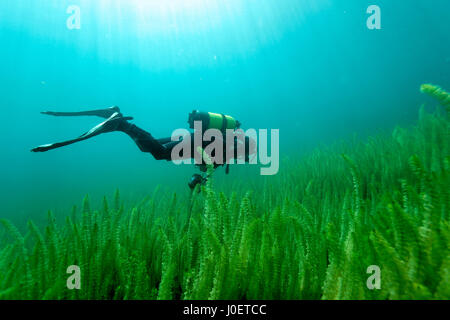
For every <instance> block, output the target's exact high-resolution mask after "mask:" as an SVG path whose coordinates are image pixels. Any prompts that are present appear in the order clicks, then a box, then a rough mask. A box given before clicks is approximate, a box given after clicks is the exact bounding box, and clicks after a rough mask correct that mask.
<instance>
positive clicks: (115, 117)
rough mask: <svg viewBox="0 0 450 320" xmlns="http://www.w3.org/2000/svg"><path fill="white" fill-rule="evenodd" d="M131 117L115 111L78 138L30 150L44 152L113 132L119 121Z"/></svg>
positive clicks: (130, 118)
mask: <svg viewBox="0 0 450 320" xmlns="http://www.w3.org/2000/svg"><path fill="white" fill-rule="evenodd" d="M132 119H133V118H132V117H122V115H121V114H120V113H118V112H115V113H113V114H112V115H111V116H110V117H109V118H108V119H107V120H105V121H103V122H102V123H100V124H98V125H96V126H95V127H93V128H92V129H91V130H89V131H88V132H86V133H84V134H82V135H81V136H79V137H78V138H75V139H71V140H67V141H63V142H56V143H52V144H44V145H42V146H39V147H36V148H33V149H31V152H45V151H48V150H52V149H56V148H61V147H64V146H67V145H69V144H72V143H75V142H79V141H83V140H86V139H89V138H92V137H95V136H97V135H99V134H101V133H106V132H113V131H116V130H117V128H118V126H119V123H120V121H126V120H132Z"/></svg>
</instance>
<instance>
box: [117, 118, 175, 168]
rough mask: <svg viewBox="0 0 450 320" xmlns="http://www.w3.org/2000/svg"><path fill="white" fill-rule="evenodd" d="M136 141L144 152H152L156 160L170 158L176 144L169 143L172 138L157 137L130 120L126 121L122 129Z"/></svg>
mask: <svg viewBox="0 0 450 320" xmlns="http://www.w3.org/2000/svg"><path fill="white" fill-rule="evenodd" d="M118 130H120V131H122V132H124V133H126V134H127V135H128V136H129V137H130V138H131V139H133V141H134V142H135V143H136V145H137V146H138V148H139V149H140V150H141V151H142V152H148V153H151V154H152V156H153V157H154V158H155V159H156V160H170V159H171V152H172V148H173V147H174V144H172V143H167V142H169V141H171V139H170V138H163V139H155V138H154V137H153V136H152V135H151V134H150V133H148V132H147V131H145V130H143V129H141V128H139V127H138V126H136V125H134V124H131V123H129V122H127V123H124V124H123V125H122V126H121V127H120V129H118Z"/></svg>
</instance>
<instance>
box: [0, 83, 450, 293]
mask: <svg viewBox="0 0 450 320" xmlns="http://www.w3.org/2000/svg"><path fill="white" fill-rule="evenodd" d="M421 90H422V91H423V92H425V93H427V94H430V95H432V96H434V97H435V98H436V99H437V100H438V101H439V102H441V103H442V105H443V106H444V107H446V108H447V113H446V112H442V111H441V110H440V109H438V110H437V111H436V112H435V113H433V114H430V113H427V112H425V111H424V110H423V109H422V110H421V111H420V115H419V121H418V124H417V125H416V126H414V127H412V128H408V129H404V128H396V129H395V130H394V132H393V133H392V135H379V136H376V137H373V138H371V139H368V140H367V141H365V142H361V141H354V142H348V143H344V144H342V145H337V146H334V147H330V148H327V149H322V150H317V151H315V152H314V153H312V154H310V155H309V156H305V157H302V158H299V159H296V160H289V161H285V163H284V164H282V165H283V166H284V167H288V169H289V170H285V171H284V172H283V173H280V174H279V175H278V176H277V177H276V178H273V177H271V178H270V180H268V182H267V184H266V185H264V186H260V189H257V190H253V191H250V192H248V193H246V194H242V195H240V194H238V193H236V192H231V194H230V195H226V194H225V193H223V192H218V191H217V190H215V188H214V186H213V184H212V182H211V181H209V182H208V184H207V185H206V186H204V187H202V188H203V190H202V192H201V193H199V194H197V193H195V192H194V193H193V196H192V198H186V199H184V198H183V197H180V196H179V195H177V194H165V195H164V196H158V197H156V196H155V195H153V196H149V197H148V198H147V199H144V200H143V201H142V202H141V203H139V204H136V205H135V206H134V207H133V208H130V209H125V208H124V205H123V203H122V201H121V199H120V195H119V192H118V191H117V192H116V194H115V197H114V200H113V201H112V203H109V202H108V201H107V200H106V198H105V199H104V201H103V207H102V208H100V209H98V210H94V209H92V208H91V207H90V205H89V198H88V197H86V198H85V199H84V201H83V205H82V208H80V209H77V208H76V207H74V209H73V211H72V212H71V213H70V214H68V215H67V217H66V220H65V222H64V223H60V224H58V223H57V222H56V220H55V217H54V216H53V215H52V213H49V214H48V224H47V226H46V227H45V228H44V229H42V228H38V227H37V226H36V225H35V224H34V223H33V222H32V221H30V222H29V223H28V230H27V231H26V233H25V234H21V233H20V232H19V230H18V229H17V228H16V227H15V226H14V225H12V223H10V222H9V221H7V220H2V221H1V222H2V224H3V226H4V228H3V230H1V231H0V298H1V299H450V252H449V247H450V246H449V244H450V222H449V208H450V150H449V148H450V147H449V145H450V144H449V118H448V105H449V94H448V93H446V92H445V91H444V90H442V89H441V88H439V87H437V86H432V85H424V86H422V88H421ZM275 179H277V180H276V181H275ZM155 194H156V193H155ZM70 265H78V266H80V270H81V289H80V290H77V289H74V290H69V289H68V288H67V286H66V281H67V278H68V277H69V276H70V275H69V274H67V272H66V270H67V267H68V266H70ZM372 265H376V266H379V268H380V272H381V283H380V289H373V290H370V289H369V288H368V286H367V279H368V277H369V276H370V274H368V273H367V268H368V267H369V266H372Z"/></svg>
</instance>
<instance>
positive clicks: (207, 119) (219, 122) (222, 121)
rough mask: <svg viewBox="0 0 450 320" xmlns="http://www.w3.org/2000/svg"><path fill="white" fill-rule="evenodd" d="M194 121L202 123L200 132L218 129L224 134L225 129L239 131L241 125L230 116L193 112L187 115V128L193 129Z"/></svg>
mask: <svg viewBox="0 0 450 320" xmlns="http://www.w3.org/2000/svg"><path fill="white" fill-rule="evenodd" d="M194 121H201V122H202V130H203V131H206V130H208V129H218V130H220V131H222V132H225V130H226V129H232V130H235V129H239V127H240V126H241V123H240V122H239V121H237V120H236V119H234V118H233V117H231V116H227V115H225V114H220V113H213V112H201V111H198V110H193V111H192V112H191V113H190V114H189V119H188V123H189V128H191V129H194Z"/></svg>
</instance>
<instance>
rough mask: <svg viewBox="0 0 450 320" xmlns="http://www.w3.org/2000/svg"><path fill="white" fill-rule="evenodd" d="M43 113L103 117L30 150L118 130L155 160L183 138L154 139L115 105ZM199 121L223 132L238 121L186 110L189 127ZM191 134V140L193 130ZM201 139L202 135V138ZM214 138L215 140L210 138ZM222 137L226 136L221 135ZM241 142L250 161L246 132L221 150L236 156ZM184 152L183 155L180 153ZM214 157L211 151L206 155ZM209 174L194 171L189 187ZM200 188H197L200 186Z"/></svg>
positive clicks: (250, 144) (251, 143) (253, 150)
mask: <svg viewBox="0 0 450 320" xmlns="http://www.w3.org/2000/svg"><path fill="white" fill-rule="evenodd" d="M41 113H42V114H46V115H51V116H69V117H71V116H97V117H101V118H105V119H106V120H105V121H103V122H102V123H100V124H98V125H96V126H95V127H93V128H92V129H91V130H89V131H88V132H86V133H84V134H82V135H81V136H79V137H78V138H75V139H71V140H67V141H63V142H56V143H52V144H45V145H41V146H39V147H36V148H33V149H32V150H31V151H32V152H46V151H49V150H52V149H56V148H60V147H63V146H67V145H70V144H73V143H76V142H79V141H83V140H87V139H90V138H92V137H95V136H97V135H99V134H102V133H107V132H115V131H120V132H124V133H125V134H127V135H128V136H129V137H130V138H131V139H133V141H134V142H135V143H136V145H137V146H138V148H139V149H140V150H141V151H142V152H147V153H150V154H151V155H152V156H153V157H154V158H155V159H156V160H167V161H170V160H172V150H173V149H174V147H175V146H177V145H178V144H179V143H181V142H182V141H183V140H184V139H185V138H184V137H181V139H180V140H179V141H172V139H171V138H170V137H168V138H162V139H155V138H154V137H153V136H152V135H151V134H150V133H148V132H147V131H145V130H143V129H141V128H139V127H138V126H136V125H134V124H132V123H130V122H128V120H133V117H125V116H123V114H122V113H121V112H120V109H119V107H117V106H114V107H110V108H106V109H99V110H90V111H80V112H53V111H44V112H41ZM196 121H201V126H202V130H207V129H218V130H220V132H221V133H222V134H225V131H226V130H227V129H231V130H233V131H234V130H237V129H239V128H240V125H241V124H240V123H239V121H237V120H235V119H234V118H232V117H230V116H227V115H224V114H217V113H212V112H200V111H198V110H194V111H193V112H192V113H190V114H189V119H188V123H189V125H190V128H191V129H194V122H196ZM189 134H190V136H191V137H190V138H191V140H190V141H194V133H193V132H192V133H189ZM202 141H203V139H202ZM212 141H214V140H212ZM212 141H211V142H206V143H205V142H204V141H203V142H202V148H203V149H205V147H206V146H207V145H208V144H210V143H212ZM223 141H225V139H223ZM239 143H241V144H243V145H244V146H245V148H244V150H245V155H244V161H245V162H249V158H250V155H253V154H255V153H256V144H255V142H254V140H253V139H251V138H249V137H248V136H244V138H243V139H242V137H241V139H238V137H236V136H235V137H234V144H233V146H227V144H226V143H225V142H224V143H223V146H224V150H223V154H224V155H225V154H226V150H227V149H228V148H231V149H232V150H233V152H232V154H233V157H234V158H235V159H238V155H237V150H238V144H239ZM194 148H195V147H194V144H193V143H191V152H190V154H189V155H181V158H183V159H186V158H187V157H189V158H194V155H195V153H196V152H198V151H197V150H194ZM183 156H184V157H183ZM209 156H212V157H214V154H212V155H209ZM224 164H226V173H227V174H228V172H229V164H228V163H226V161H223V162H220V163H219V162H213V165H214V169H216V168H217V167H219V166H223V165H224ZM196 165H197V166H199V167H200V171H202V172H203V173H206V172H207V167H206V164H204V163H201V164H196ZM208 178H209V176H208V174H207V173H206V175H200V174H194V175H193V176H192V178H191V180H190V181H189V183H188V185H189V187H190V189H191V190H194V189H195V187H196V186H197V185H198V184H200V185H204V184H205V183H206V181H207V180H208ZM199 191H200V190H199Z"/></svg>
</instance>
